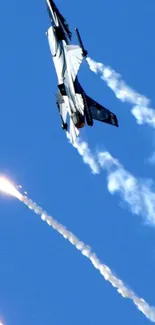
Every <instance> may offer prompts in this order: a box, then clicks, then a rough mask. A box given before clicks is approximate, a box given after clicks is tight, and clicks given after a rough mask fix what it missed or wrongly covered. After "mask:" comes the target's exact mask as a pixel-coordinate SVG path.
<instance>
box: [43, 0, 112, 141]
mask: <svg viewBox="0 0 155 325" xmlns="http://www.w3.org/2000/svg"><path fill="white" fill-rule="evenodd" d="M46 1H47V6H48V11H49V13H50V19H51V23H52V25H51V26H50V27H49V29H48V31H47V37H48V42H49V46H50V50H51V54H52V58H53V63H54V67H55V70H56V74H57V79H58V91H57V94H56V104H57V107H58V110H59V113H60V117H61V120H62V128H63V129H65V130H66V131H68V121H67V118H68V116H69V123H70V129H69V133H70V139H71V141H72V142H73V143H74V142H75V141H76V138H77V136H78V135H79V129H80V128H82V127H83V126H84V125H85V119H86V121H87V124H88V125H90V126H92V125H93V119H96V120H99V121H102V122H106V123H109V124H112V125H115V126H118V122H117V118H116V116H115V115H114V114H113V113H111V112H110V111H109V110H107V109H106V108H105V107H103V106H101V105H100V104H98V103H97V102H96V101H94V100H93V99H91V98H90V97H88V96H87V95H86V93H85V92H84V90H83V88H82V87H81V85H80V83H79V81H78V78H77V74H78V71H79V68H80V65H81V63H82V61H83V59H84V57H85V56H86V55H87V52H86V51H85V49H84V47H83V43H82V40H81V37H80V34H79V31H78V30H77V29H76V33H77V37H78V41H79V44H80V46H78V45H73V44H71V35H72V34H71V32H70V30H69V26H68V24H67V22H66V20H65V18H64V17H63V16H62V15H61V14H60V12H59V10H58V9H57V7H56V5H55V4H54V2H53V0H46Z"/></svg>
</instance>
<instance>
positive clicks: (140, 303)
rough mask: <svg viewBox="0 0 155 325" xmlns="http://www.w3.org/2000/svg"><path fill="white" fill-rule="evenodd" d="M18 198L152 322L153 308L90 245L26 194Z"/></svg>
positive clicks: (154, 313) (154, 312)
mask: <svg viewBox="0 0 155 325" xmlns="http://www.w3.org/2000/svg"><path fill="white" fill-rule="evenodd" d="M18 198H19V200H20V201H22V202H23V203H24V204H25V205H27V206H28V208H29V209H31V210H33V211H34V212H35V213H36V214H38V215H41V219H42V220H43V221H46V222H47V224H48V225H49V226H51V227H52V228H53V229H55V230H56V231H57V232H58V233H59V234H61V235H62V236H63V237H64V238H65V239H67V240H68V241H69V242H70V243H71V244H72V245H73V246H75V247H76V249H77V250H79V251H80V252H81V253H82V255H84V256H86V257H87V258H88V259H89V260H90V262H91V263H92V264H93V266H94V267H95V268H96V269H97V270H98V271H99V272H100V274H101V275H102V276H103V277H104V279H105V280H106V281H108V282H110V283H111V284H112V286H113V287H115V288H117V291H118V293H119V294H120V295H121V296H122V297H123V298H128V299H131V300H132V301H133V303H134V304H135V305H136V306H137V308H138V309H139V310H140V311H141V312H142V313H143V314H144V315H145V316H146V317H147V318H148V319H149V320H151V321H152V322H155V308H154V307H151V306H149V304H148V303H147V302H146V301H145V300H144V299H142V298H139V297H137V296H136V295H135V293H134V292H133V291H132V290H130V289H128V288H127V287H126V286H125V284H124V283H123V282H122V281H121V280H120V279H118V278H117V277H116V276H115V275H113V273H112V271H111V270H110V268H109V267H108V266H106V265H105V264H102V263H101V262H100V260H99V258H98V257H97V256H96V254H95V253H94V252H92V250H91V247H89V246H87V245H85V244H84V243H83V242H82V241H80V240H79V239H78V238H77V237H76V236H75V235H74V234H73V233H72V232H71V231H69V230H67V229H66V228H65V227H64V226H63V225H62V224H60V223H58V222H57V221H56V220H55V219H54V218H53V217H51V216H48V214H47V213H46V212H45V211H43V209H42V208H41V207H39V206H38V205H37V204H36V203H35V202H33V201H32V200H31V199H29V198H27V197H26V196H22V195H20V196H18Z"/></svg>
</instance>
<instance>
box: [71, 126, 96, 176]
mask: <svg viewBox="0 0 155 325" xmlns="http://www.w3.org/2000/svg"><path fill="white" fill-rule="evenodd" d="M66 136H67V139H68V140H69V142H70V143H71V141H70V135H69V133H68V132H66ZM72 145H73V147H74V148H76V149H77V151H78V153H79V154H80V156H82V159H83V161H84V163H85V164H87V165H88V166H89V167H90V169H91V171H92V173H93V174H99V173H100V166H99V165H98V163H97V161H96V159H95V157H94V155H93V154H92V153H91V151H90V149H89V146H88V143H87V142H85V141H83V140H81V139H79V138H78V139H77V140H76V143H74V144H72Z"/></svg>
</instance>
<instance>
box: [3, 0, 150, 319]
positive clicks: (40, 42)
mask: <svg viewBox="0 0 155 325" xmlns="http://www.w3.org/2000/svg"><path fill="white" fill-rule="evenodd" d="M56 3H57V5H58V7H59V9H60V10H61V11H62V13H63V14H64V16H65V17H66V19H67V20H68V22H69V24H70V27H71V28H72V29H73V28H74V27H76V26H78V27H79V30H80V32H81V35H82V38H83V41H84V44H85V47H86V48H87V50H88V52H89V56H90V57H91V58H92V59H93V60H95V61H99V62H102V63H104V64H105V65H106V66H110V67H112V68H113V69H114V70H115V71H117V72H118V73H120V74H121V75H122V78H123V80H125V82H126V83H127V84H128V85H129V86H130V87H132V88H133V89H135V90H136V91H138V92H140V93H141V94H143V95H145V96H147V97H148V98H150V99H151V103H152V105H151V106H152V107H153V106H154V102H155V95H154V83H155V80H154V79H155V77H154V76H155V66H154V57H155V47H154V43H153V39H154V27H155V22H154V10H155V3H154V1H153V0H150V1H148V2H144V1H143V2H141V1H140V0H137V1H136V2H135V1H134V0H131V1H127V0H126V1H123V0H118V1H115V2H114V1H107V0H105V1H99V0H98V1H96V2H95V3H92V4H90V1H88V0H85V1H82V0H79V1H78V2H73V1H69V0H66V1H65V2H63V1H62V0H57V2H56ZM0 12H1V19H0V31H1V77H0V85H1V96H0V98H1V101H0V104H1V127H0V147H1V159H0V171H1V173H2V174H5V175H7V176H8V177H9V178H10V179H12V180H13V181H14V182H15V183H17V184H22V186H23V188H24V190H27V191H28V195H29V197H31V198H32V199H33V200H34V201H36V202H37V203H38V204H40V205H41V206H42V207H43V208H44V209H46V211H48V213H49V214H51V215H53V216H54V217H55V218H56V219H57V220H58V221H59V222H61V223H63V224H64V225H65V226H66V227H68V228H69V229H70V230H71V231H73V233H74V234H76V235H77V236H78V237H79V238H80V239H81V240H83V241H84V242H85V243H86V244H89V245H91V246H92V247H93V250H94V251H95V252H96V253H97V255H98V256H99V257H100V259H101V261H103V263H105V264H107V265H108V266H109V267H110V268H111V269H112V270H113V271H114V273H116V274H117V275H118V277H120V278H121V279H122V280H123V281H124V282H125V283H126V284H127V285H128V286H129V287H131V289H133V290H134V291H135V292H136V293H137V295H139V296H140V297H143V298H144V299H146V301H147V302H148V303H149V304H150V305H153V306H154V305H155V298H154V272H155V236H154V233H155V229H154V226H152V225H146V220H147V212H146V211H145V215H143V213H142V211H140V212H139V215H135V214H133V213H131V204H130V205H127V203H126V202H125V200H124V199H123V198H124V197H123V196H122V197H121V196H120V195H119V191H118V193H116V195H111V193H110V192H109V191H108V190H107V173H106V171H105V170H103V171H101V173H100V174H99V175H93V174H92V173H91V171H90V168H89V167H88V166H86V165H85V164H84V163H83V160H82V159H81V157H80V155H79V154H78V153H77V151H76V149H74V148H73V147H72V146H71V145H70V144H69V143H68V141H67V139H66V136H65V134H64V133H63V132H62V130H61V126H60V118H59V116H58V113H57V109H56V107H55V98H54V94H55V92H56V85H57V79H56V74H55V70H54V67H53V62H52V58H51V55H50V51H49V46H48V42H47V39H46V36H45V31H46V30H47V28H48V27H49V19H48V15H47V12H46V6H45V1H44V0H43V1H40V2H38V1H37V0H34V1H33V2H31V3H30V2H23V3H22V2H21V1H19V0H16V2H15V3H13V2H11V3H10V4H9V7H8V4H7V2H6V3H5V2H4V1H3V2H1V4H0ZM79 75H80V80H81V83H82V85H83V87H84V89H85V90H86V91H87V93H88V94H89V95H90V96H91V97H93V98H94V99H96V100H97V101H99V102H100V103H102V104H104V105H106V106H107V107H108V108H109V109H111V110H112V111H113V112H114V113H116V114H117V116H118V119H119V124H120V127H119V128H118V129H117V128H112V127H110V126H107V125H103V124H100V123H97V122H96V123H95V127H94V128H85V129H84V130H83V131H82V138H83V139H84V140H85V141H86V142H88V144H89V148H90V149H91V150H92V152H94V153H95V152H96V150H98V151H104V150H106V151H108V152H110V154H111V155H112V156H113V157H114V158H117V159H118V160H119V162H120V164H122V165H123V166H124V168H125V170H126V171H128V172H129V173H131V174H132V175H133V176H134V177H136V179H141V178H143V184H144V183H146V180H147V179H148V178H150V179H152V180H153V179H154V166H153V165H150V164H148V163H147V159H148V157H149V156H150V155H151V154H152V153H153V151H154V147H155V131H154V128H153V127H150V126H149V125H147V124H144V125H142V126H138V125H137V123H136V119H135V118H134V117H133V115H132V114H131V107H132V106H131V105H130V104H128V103H122V102H121V101H120V100H118V99H117V98H116V96H115V95H114V93H113V92H112V91H111V89H109V88H108V87H107V85H106V83H105V82H103V81H102V80H101V79H100V77H99V76H97V75H96V74H94V73H92V72H91V71H90V70H89V67H88V65H87V63H84V64H83V65H82V67H81V70H80V74H79ZM147 184H148V183H147ZM152 191H153V189H152ZM140 204H141V202H140ZM0 265H1V267H0V318H1V319H2V321H3V323H4V325H14V324H15V325H21V324H22V325H27V324H28V323H29V324H37V325H41V324H43V323H44V324H46V325H48V324H50V325H51V324H53V325H57V324H58V325H64V324H67V325H70V324H71V325H76V324H79V323H80V324H86V323H87V324H88V323H89V325H91V324H92V325H93V324H100V323H101V322H103V323H105V324H106V325H111V324H120V325H121V324H124V323H125V324H126V325H129V324H137V325H139V324H140V325H143V324H144V325H145V324H147V323H149V320H147V319H146V318H145V316H144V315H143V314H142V313H140V312H139V311H138V310H137V309H136V307H135V306H134V304H133V303H132V302H131V301H129V300H125V299H123V298H122V297H121V296H120V295H119V294H118V293H117V292H116V290H115V289H114V288H113V287H112V286H111V285H110V284H109V283H107V282H106V281H104V280H103V278H102V277H101V275H100V274H99V273H98V272H97V271H96V270H95V269H94V268H93V267H92V266H91V264H90V263H89V261H88V260H87V259H85V258H84V257H83V256H82V255H81V254H80V253H79V252H77V251H76V250H75V248H74V247H72V246H71V245H70V244H69V243H68V242H67V241H65V240H64V239H63V238H61V236H60V235H59V234H57V233H56V232H55V231H53V230H52V229H51V228H49V227H48V226H47V225H46V224H44V223H43V222H42V221H41V220H40V218H38V217H37V216H36V215H35V214H34V213H33V212H32V211H30V210H28V209H27V208H26V207H25V206H24V205H23V204H22V203H20V202H18V201H17V200H15V199H13V198H10V197H6V196H4V195H2V196H1V197H0Z"/></svg>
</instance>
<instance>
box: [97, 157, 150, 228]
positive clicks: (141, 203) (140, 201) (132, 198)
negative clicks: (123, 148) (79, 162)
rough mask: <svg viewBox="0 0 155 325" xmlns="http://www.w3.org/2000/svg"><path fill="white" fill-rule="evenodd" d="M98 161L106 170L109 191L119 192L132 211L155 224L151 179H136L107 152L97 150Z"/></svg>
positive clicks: (112, 192)
mask: <svg viewBox="0 0 155 325" xmlns="http://www.w3.org/2000/svg"><path fill="white" fill-rule="evenodd" d="M98 161H99V164H100V166H101V167H102V168H103V169H105V170H106V171H107V174H108V190H109V192H110V193H111V194H114V193H116V192H118V193H120V194H121V196H122V198H123V200H124V201H125V202H127V203H128V205H129V206H130V208H131V211H132V212H133V213H135V214H137V215H139V214H141V215H143V216H144V217H145V220H147V221H148V222H149V223H150V224H151V225H155V213H154V211H155V192H153V191H152V189H151V186H152V180H149V181H148V180H147V181H146V180H139V179H137V178H136V177H134V176H133V175H132V174H131V173H129V172H128V171H126V170H125V168H124V166H122V165H121V164H120V162H119V161H118V160H117V159H115V158H113V157H112V155H111V154H110V153H109V152H106V151H105V152H99V153H98Z"/></svg>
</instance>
